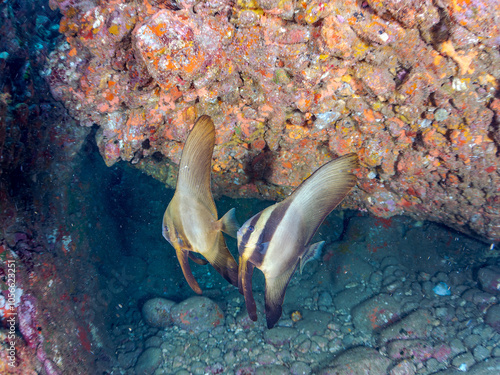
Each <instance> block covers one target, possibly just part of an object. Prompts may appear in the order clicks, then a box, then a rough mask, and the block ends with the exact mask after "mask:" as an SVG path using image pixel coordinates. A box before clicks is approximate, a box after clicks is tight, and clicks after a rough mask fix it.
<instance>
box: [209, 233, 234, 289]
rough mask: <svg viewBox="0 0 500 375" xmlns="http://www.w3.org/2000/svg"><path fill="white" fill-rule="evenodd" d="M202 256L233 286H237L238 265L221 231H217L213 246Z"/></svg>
mask: <svg viewBox="0 0 500 375" xmlns="http://www.w3.org/2000/svg"><path fill="white" fill-rule="evenodd" d="M203 256H204V257H205V258H206V259H207V260H208V262H209V263H210V264H211V265H212V266H213V267H214V268H215V269H216V270H217V272H219V273H220V274H221V275H222V277H224V278H225V279H226V280H227V281H229V282H230V283H231V284H233V285H234V286H238V265H237V264H236V261H235V260H234V258H233V256H232V255H231V253H230V252H229V250H228V248H227V246H226V241H225V240H224V236H223V235H222V233H221V232H218V233H217V239H216V240H215V244H214V246H213V248H212V249H210V251H208V252H206V253H203Z"/></svg>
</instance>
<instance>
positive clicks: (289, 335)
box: [264, 327, 298, 347]
mask: <svg viewBox="0 0 500 375" xmlns="http://www.w3.org/2000/svg"><path fill="white" fill-rule="evenodd" d="M297 335H298V332H297V330H295V329H293V328H287V327H276V328H273V329H269V330H266V331H264V341H265V342H266V343H268V344H271V345H273V346H275V347H280V346H283V345H287V344H289V343H290V341H292V340H293V339H294V338H295V337H296V336H297Z"/></svg>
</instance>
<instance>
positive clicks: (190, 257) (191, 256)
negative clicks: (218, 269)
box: [188, 251, 208, 266]
mask: <svg viewBox="0 0 500 375" xmlns="http://www.w3.org/2000/svg"><path fill="white" fill-rule="evenodd" d="M188 255H189V259H191V260H192V261H193V262H195V263H196V264H200V265H202V266H204V265H205V264H207V263H208V262H207V261H206V260H205V259H201V258H199V257H197V256H196V255H195V254H194V253H192V252H191V251H190V252H189V254H188Z"/></svg>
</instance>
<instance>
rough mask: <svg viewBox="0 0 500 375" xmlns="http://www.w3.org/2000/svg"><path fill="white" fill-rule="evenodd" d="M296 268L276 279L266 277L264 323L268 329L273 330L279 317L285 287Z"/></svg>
mask: <svg viewBox="0 0 500 375" xmlns="http://www.w3.org/2000/svg"><path fill="white" fill-rule="evenodd" d="M296 268H297V264H295V267H291V268H289V269H288V270H286V271H285V272H284V273H282V274H281V275H280V276H278V277H275V278H272V279H271V278H267V277H266V297H265V300H266V321H267V328H269V329H271V328H273V327H274V325H275V324H276V322H277V321H278V320H279V319H280V317H281V313H282V310H283V300H284V299H285V291H286V287H287V286H288V283H289V282H290V279H291V278H292V275H293V273H294V272H295V269H296Z"/></svg>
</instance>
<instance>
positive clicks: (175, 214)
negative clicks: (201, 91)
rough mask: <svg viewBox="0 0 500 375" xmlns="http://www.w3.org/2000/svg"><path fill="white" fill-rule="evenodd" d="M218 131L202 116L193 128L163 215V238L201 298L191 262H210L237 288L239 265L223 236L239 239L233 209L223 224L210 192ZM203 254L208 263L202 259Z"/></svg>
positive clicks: (206, 117) (209, 120)
mask: <svg viewBox="0 0 500 375" xmlns="http://www.w3.org/2000/svg"><path fill="white" fill-rule="evenodd" d="M214 145H215V127H214V124H213V122H212V119H211V118H210V117H209V116H201V117H200V118H199V119H198V120H197V121H196V123H195V124H194V126H193V129H192V130H191V132H190V134H189V136H188V139H187V141H186V144H185V145H184V149H183V150H182V157H181V162H180V165H179V176H178V178H177V185H176V188H175V194H174V197H173V198H172V200H171V201H170V203H169V205H168V207H167V209H166V210H165V214H164V215H163V229H162V232H163V237H165V239H166V240H167V241H168V242H170V244H171V245H172V246H173V247H174V249H175V253H176V255H177V258H178V259H179V263H180V265H181V268H182V272H183V274H184V277H185V278H186V280H187V282H188V284H189V286H190V287H191V288H192V289H193V290H194V291H195V292H196V293H198V294H201V288H200V286H199V285H198V282H197V281H196V280H195V278H194V276H193V273H192V272H191V268H190V265H189V260H188V258H190V259H191V260H193V261H194V262H196V263H198V264H206V263H207V261H208V262H209V263H210V264H211V265H212V266H214V268H215V269H216V270H217V272H219V273H220V274H221V275H222V276H223V277H224V278H225V279H226V280H227V281H229V282H230V283H231V284H233V285H235V286H237V285H238V265H237V264H236V261H235V260H234V258H233V256H232V255H231V253H230V252H229V250H228V248H227V246H226V241H225V240H224V236H223V234H222V232H225V233H227V234H229V235H231V236H233V237H236V232H237V230H238V227H239V226H238V224H237V223H236V219H235V215H234V208H233V209H231V210H230V211H228V212H227V213H226V215H224V217H223V218H222V219H220V220H218V218H217V209H216V207H215V202H214V199H213V197H212V193H211V190H210V172H211V163H212V153H213V149H214ZM195 253H198V254H201V255H202V256H203V257H204V258H205V259H206V260H204V259H202V258H199V257H198V256H197V255H195Z"/></svg>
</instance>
